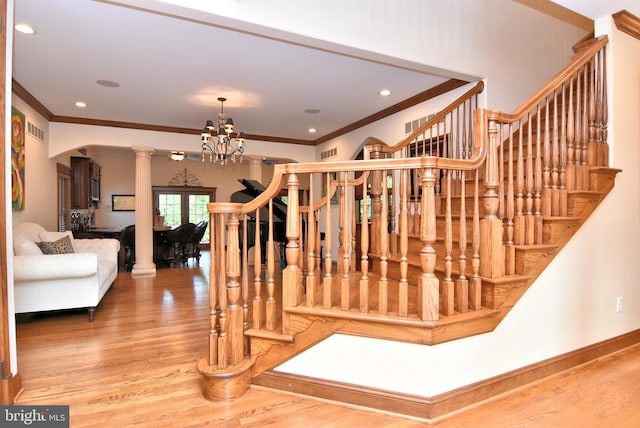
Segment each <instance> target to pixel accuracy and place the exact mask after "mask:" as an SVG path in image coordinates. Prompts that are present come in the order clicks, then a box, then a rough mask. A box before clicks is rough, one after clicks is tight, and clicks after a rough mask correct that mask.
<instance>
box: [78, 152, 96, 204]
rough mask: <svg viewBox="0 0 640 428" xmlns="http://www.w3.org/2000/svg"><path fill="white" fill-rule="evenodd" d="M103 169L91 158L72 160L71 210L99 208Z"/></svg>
mask: <svg viewBox="0 0 640 428" xmlns="http://www.w3.org/2000/svg"><path fill="white" fill-rule="evenodd" d="M100 174H101V167H100V165H98V163H97V162H95V161H94V160H93V159H91V158H83V157H72V158H71V208H75V209H86V208H98V203H99V202H100Z"/></svg>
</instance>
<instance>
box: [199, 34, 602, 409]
mask: <svg viewBox="0 0 640 428" xmlns="http://www.w3.org/2000/svg"><path fill="white" fill-rule="evenodd" d="M606 43H607V40H606V38H603V39H597V40H595V41H594V42H592V43H591V44H590V45H586V46H583V49H582V50H581V51H580V52H579V53H578V54H576V56H575V57H574V60H573V61H572V63H571V64H570V65H569V66H568V67H567V68H566V69H565V70H563V71H562V72H561V73H559V74H558V75H557V76H556V77H554V79H552V81H551V82H550V83H549V84H547V85H545V87H544V88H543V89H542V90H541V91H539V92H538V93H536V94H535V95H534V96H533V97H532V98H531V99H530V100H528V101H527V102H526V103H524V104H523V105H522V106H521V107H520V108H518V109H517V110H516V111H515V112H514V113H509V114H507V113H503V112H499V111H496V110H489V109H481V108H478V106H477V94H478V93H479V92H480V91H482V84H481V83H480V84H478V85H476V86H475V87H474V88H472V89H471V90H470V91H468V92H467V93H466V94H465V95H464V96H462V97H460V98H459V99H458V100H456V101H455V102H454V103H453V104H452V105H451V106H449V107H447V108H446V109H444V110H443V111H442V112H440V113H438V114H437V115H436V116H435V117H433V118H432V119H431V120H429V121H427V122H426V123H425V124H424V125H423V126H422V127H420V129H418V130H416V131H415V132H413V133H412V134H410V135H409V136H408V137H407V138H405V139H403V140H402V141H401V142H400V143H399V144H397V145H396V146H393V147H387V146H385V145H384V144H383V143H381V142H379V141H376V140H374V139H372V140H371V141H373V142H374V143H373V144H371V145H370V146H368V147H367V149H366V151H365V159H364V160H359V161H347V162H332V163H328V162H319V163H305V164H286V165H276V167H275V169H274V175H273V178H272V180H271V183H270V184H269V186H268V188H267V189H266V191H265V192H263V193H262V194H261V195H260V196H259V197H257V198H256V199H254V200H253V201H251V202H249V203H246V204H236V203H212V204H209V212H210V215H211V221H210V224H211V240H210V242H211V267H210V269H211V271H210V287H209V291H210V307H211V313H210V322H209V353H208V356H207V357H205V358H203V359H202V360H201V361H200V362H199V363H198V370H199V372H200V373H201V374H202V376H203V378H204V387H203V394H204V396H205V397H206V398H208V399H210V400H219V399H229V398H233V397H237V396H239V395H241V394H243V393H244V392H245V391H246V390H247V389H248V387H249V385H250V383H251V378H252V377H254V376H256V375H257V374H259V373H261V372H263V371H264V370H267V369H270V368H272V367H275V366H276V365H278V364H280V363H282V362H284V361H286V360H287V359H288V358H290V357H292V356H294V355H296V354H298V353H300V352H302V351H304V350H305V349H306V348H308V347H309V346H312V345H313V344H315V343H317V342H319V341H320V340H322V339H324V338H326V337H328V336H329V335H331V334H333V333H334V332H336V331H339V332H344V333H350V334H358V335H367V336H370V337H377V338H385V339H392V340H403V341H409V342H413V343H426V344H434V343H440V342H443V341H446V340H452V339H456V338H461V337H466V336H469V335H473V334H479V333H483V332H487V331H491V330H492V329H494V328H495V326H496V325H497V324H498V323H499V321H500V320H501V319H502V318H503V317H504V316H505V315H506V313H507V312H508V311H509V309H510V307H511V306H512V305H513V304H514V303H515V301H516V300H517V298H518V297H519V296H520V295H521V294H522V293H523V290H525V289H526V287H528V286H529V285H531V283H532V282H533V279H535V277H537V275H538V274H539V273H540V272H541V271H542V269H543V268H544V266H545V265H546V264H544V263H541V262H539V260H541V259H542V258H546V259H547V261H546V263H548V260H550V258H551V257H549V255H551V256H553V255H555V254H556V253H557V249H558V245H560V246H561V245H563V244H564V243H566V241H567V240H568V239H569V237H570V235H571V234H572V233H573V232H575V228H568V229H565V230H564V231H560V232H558V231H556V229H553V225H552V224H553V221H552V219H554V218H557V219H567V218H568V217H567V216H568V215H569V213H574V212H578V211H579V212H580V215H588V214H589V213H590V211H592V209H593V203H592V202H588V201H587V202H584V201H582V200H581V199H578V200H577V199H576V198H574V197H570V196H571V195H570V193H571V192H586V191H593V190H598V191H600V192H599V193H598V194H597V195H587V199H588V198H589V197H591V198H592V199H593V200H599V199H601V198H602V197H603V195H604V194H606V192H607V191H608V190H610V187H611V186H610V183H611V180H609V181H607V183H606V184H604V185H602V184H601V183H599V182H598V180H597V178H598V170H597V168H598V167H599V166H606V164H607V162H608V160H607V156H606V153H607V148H606V122H607V118H606V91H605V90H604V87H605V85H604V81H605V80H604V79H605V77H606V75H605V69H604V64H605V61H604V50H603V48H604V46H605V45H606ZM585 112H586V113H585ZM605 181H606V180H605ZM301 183H305V184H304V185H303V186H302V187H304V189H302V190H301ZM307 183H308V184H307ZM283 186H284V189H286V194H287V198H286V199H287V200H286V203H287V221H286V237H287V244H286V247H285V252H284V253H285V260H284V261H280V263H281V264H282V265H285V266H286V267H285V268H284V269H283V270H281V269H279V268H278V266H277V265H278V260H277V254H278V251H276V250H275V248H276V244H275V243H274V239H273V236H274V232H273V231H274V221H273V209H272V205H273V198H275V197H276V196H277V195H278V194H280V193H281V191H282V190H283ZM581 201H582V202H581ZM580 204H583V205H584V206H583V207H582V208H583V209H576V206H578V205H580ZM249 221H255V222H256V223H259V222H261V221H262V222H266V224H267V230H268V243H267V245H266V248H267V255H266V263H265V265H262V264H261V260H262V255H261V254H260V245H258V244H257V243H258V242H260V234H259V229H260V228H259V227H256V228H255V230H256V236H255V242H256V245H255V252H254V254H253V256H252V257H251V256H250V253H249V251H248V249H247V242H248V241H249V240H248V239H247V238H248V237H247V233H248V226H247V225H248V222H249ZM580 221H584V217H581V218H578V219H577V220H576V221H575V223H579V222H580ZM548 224H551V226H548ZM322 230H323V231H324V232H321V231H322ZM322 236H324V245H322V241H321V237H322ZM240 237H242V239H240ZM240 242H242V248H240ZM525 247H526V248H525ZM529 250H533V251H534V252H536V251H537V252H538V253H537V254H542V255H543V256H544V257H542V256H541V257H538V258H536V257H537V256H536V255H525V256H522V254H521V253H522V252H526V251H529ZM251 265H253V266H252V268H250V266H251ZM501 287H502V288H501Z"/></svg>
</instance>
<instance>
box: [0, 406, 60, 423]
mask: <svg viewBox="0 0 640 428" xmlns="http://www.w3.org/2000/svg"><path fill="white" fill-rule="evenodd" d="M0 426H1V427H3V428H4V427H7V428H9V427H42V428H45V427H46V428H69V406H0Z"/></svg>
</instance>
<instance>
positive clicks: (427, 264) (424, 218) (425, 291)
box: [417, 168, 440, 321]
mask: <svg viewBox="0 0 640 428" xmlns="http://www.w3.org/2000/svg"><path fill="white" fill-rule="evenodd" d="M435 183H436V171H435V170H434V169H432V168H428V169H425V170H423V172H422V215H421V217H420V241H421V242H422V249H421V250H420V268H421V273H420V276H419V277H418V296H417V299H418V302H417V311H418V316H419V317H420V319H421V320H423V321H435V320H437V319H439V311H440V308H439V297H438V292H439V288H440V284H439V281H438V278H437V277H436V275H435V267H436V250H435V248H434V246H433V245H434V244H435V242H436V204H435Z"/></svg>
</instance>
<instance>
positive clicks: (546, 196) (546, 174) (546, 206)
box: [541, 99, 552, 217]
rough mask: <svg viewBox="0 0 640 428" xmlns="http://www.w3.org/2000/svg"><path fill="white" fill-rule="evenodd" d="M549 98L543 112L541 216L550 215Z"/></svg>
mask: <svg viewBox="0 0 640 428" xmlns="http://www.w3.org/2000/svg"><path fill="white" fill-rule="evenodd" d="M549 109H550V106H549V100H548V99H547V100H546V104H545V108H544V112H545V116H544V118H545V120H544V157H543V165H544V167H543V171H542V181H543V184H542V204H541V206H542V216H543V217H549V216H551V199H552V198H551V167H550V165H551V124H550V116H549Z"/></svg>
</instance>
